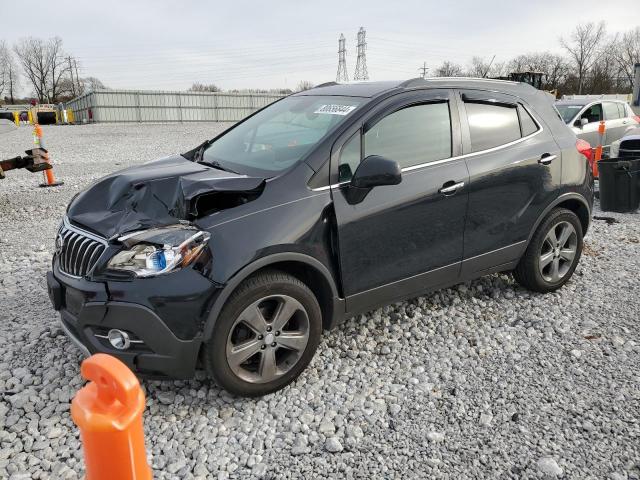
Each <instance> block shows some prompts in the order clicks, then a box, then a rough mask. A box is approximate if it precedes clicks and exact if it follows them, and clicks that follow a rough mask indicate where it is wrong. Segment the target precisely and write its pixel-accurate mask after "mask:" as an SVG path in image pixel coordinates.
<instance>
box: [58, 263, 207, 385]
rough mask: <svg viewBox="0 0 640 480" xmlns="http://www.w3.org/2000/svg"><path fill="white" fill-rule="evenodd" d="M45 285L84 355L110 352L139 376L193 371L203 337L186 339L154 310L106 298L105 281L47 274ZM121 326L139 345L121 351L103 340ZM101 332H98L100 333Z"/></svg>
mask: <svg viewBox="0 0 640 480" xmlns="http://www.w3.org/2000/svg"><path fill="white" fill-rule="evenodd" d="M47 288H48V291H49V297H50V299H51V301H52V303H53V306H54V308H55V309H56V310H57V311H58V312H59V313H60V321H61V322H62V328H63V330H64V331H65V333H66V334H67V335H68V336H69V338H70V339H71V340H72V341H73V342H74V343H75V344H76V345H77V346H78V347H79V348H80V349H81V350H82V352H83V353H84V354H85V355H90V354H94V353H99V352H100V353H107V354H110V355H113V356H115V357H116V358H118V359H120V360H122V361H123V362H124V363H125V364H126V365H127V366H128V367H129V368H130V369H131V370H133V371H134V372H136V373H138V374H140V375H141V376H151V377H171V378H190V377H192V376H193V375H194V373H195V368H196V363H197V360H198V353H199V350H200V345H201V343H202V339H201V336H199V335H196V336H195V337H194V338H193V339H190V340H183V339H180V338H178V337H176V336H175V335H174V333H173V332H172V331H171V330H170V329H169V328H168V327H167V325H166V324H165V322H163V321H162V319H160V318H159V317H158V315H156V314H155V313H154V312H153V311H152V310H151V309H149V308H148V307H146V306H144V305H139V304H136V303H130V302H120V301H110V300H108V296H107V290H106V287H105V285H104V284H103V283H98V282H89V281H86V280H83V279H76V278H72V277H67V276H65V275H62V274H59V273H58V274H57V275H56V274H55V273H54V272H47ZM114 328H115V329H121V330H125V331H127V332H129V333H130V334H132V335H131V336H132V337H133V338H136V339H138V340H140V341H141V343H135V344H132V345H131V347H130V348H129V349H127V350H118V349H116V348H114V347H112V346H111V344H110V343H109V341H108V340H107V339H106V338H102V337H103V336H104V335H105V334H106V333H107V332H108V331H109V330H110V329H114ZM96 335H98V336H96Z"/></svg>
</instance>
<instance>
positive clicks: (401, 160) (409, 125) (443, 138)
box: [364, 102, 451, 168]
mask: <svg viewBox="0 0 640 480" xmlns="http://www.w3.org/2000/svg"><path fill="white" fill-rule="evenodd" d="M364 151H365V157H367V156H369V155H380V156H383V157H386V158H389V159H391V160H395V161H396V162H398V164H399V165H400V168H406V167H411V166H414V165H419V164H421V163H427V162H431V161H435V160H442V159H444V158H449V157H450V156H451V116H450V114H449V104H448V103H447V102H441V103H428V104H422V105H415V106H411V107H406V108H403V109H402V110H398V111H397V112H394V113H392V114H390V115H388V116H386V117H384V118H383V119H382V120H380V121H379V122H378V123H376V124H375V125H374V126H373V127H371V129H369V130H368V131H367V132H366V133H365V135H364Z"/></svg>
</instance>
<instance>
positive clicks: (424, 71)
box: [418, 62, 429, 78]
mask: <svg viewBox="0 0 640 480" xmlns="http://www.w3.org/2000/svg"><path fill="white" fill-rule="evenodd" d="M418 70H419V71H421V72H422V78H427V72H428V71H429V69H428V68H427V62H424V63H423V64H422V66H421V67H420V68H418Z"/></svg>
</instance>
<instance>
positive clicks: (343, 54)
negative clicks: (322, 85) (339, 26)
mask: <svg viewBox="0 0 640 480" xmlns="http://www.w3.org/2000/svg"><path fill="white" fill-rule="evenodd" d="M344 45H345V38H344V35H343V34H340V38H339V39H338V73H337V75H336V82H348V81H349V74H348V73H347V49H346V48H345V46H344Z"/></svg>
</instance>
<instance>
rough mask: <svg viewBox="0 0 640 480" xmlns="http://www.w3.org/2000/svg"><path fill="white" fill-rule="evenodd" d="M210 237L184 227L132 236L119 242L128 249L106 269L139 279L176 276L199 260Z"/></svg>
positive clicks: (120, 239) (114, 257) (114, 258)
mask: <svg viewBox="0 0 640 480" xmlns="http://www.w3.org/2000/svg"><path fill="white" fill-rule="evenodd" d="M209 237H210V235H209V234H208V233H207V232H203V231H200V230H197V229H195V228H193V227H189V226H185V225H172V226H168V227H161V228H152V229H149V230H143V231H139V232H133V233H130V234H127V235H124V236H122V237H120V238H118V240H119V241H120V242H122V243H123V244H124V246H125V247H127V249H126V250H122V251H121V252H118V253H117V254H116V255H114V256H113V258H112V259H111V260H110V261H109V264H108V266H107V268H108V269H110V270H120V271H128V272H132V273H133V274H135V275H136V277H153V276H156V275H162V274H164V273H169V272H173V271H174V270H178V269H180V268H183V267H186V266H187V265H189V264H191V263H192V262H193V261H194V260H196V259H197V258H198V256H199V255H200V254H201V253H202V251H203V250H204V248H205V247H206V246H207V242H208V241H209Z"/></svg>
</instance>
